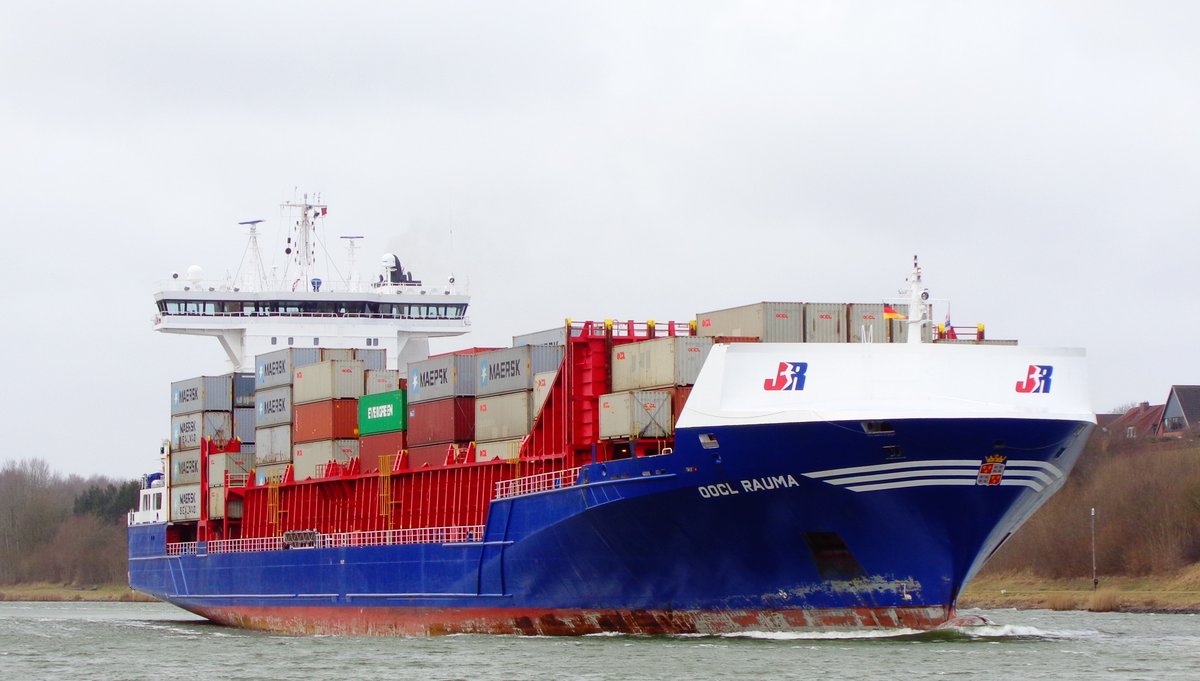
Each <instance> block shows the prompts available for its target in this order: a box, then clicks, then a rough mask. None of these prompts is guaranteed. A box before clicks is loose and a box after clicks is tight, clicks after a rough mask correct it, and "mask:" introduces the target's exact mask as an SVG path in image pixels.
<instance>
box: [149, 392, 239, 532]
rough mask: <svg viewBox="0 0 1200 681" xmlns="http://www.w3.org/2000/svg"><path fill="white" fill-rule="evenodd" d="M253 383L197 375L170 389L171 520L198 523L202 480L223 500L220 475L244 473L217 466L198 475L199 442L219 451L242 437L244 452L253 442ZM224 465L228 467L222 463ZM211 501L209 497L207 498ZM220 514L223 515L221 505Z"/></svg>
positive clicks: (199, 459) (169, 484)
mask: <svg viewBox="0 0 1200 681" xmlns="http://www.w3.org/2000/svg"><path fill="white" fill-rule="evenodd" d="M252 403H253V378H252V377H251V376H250V375H249V374H225V375H223V376H198V377H196V378H191V379H187V380H183V381H176V382H174V383H172V384H171V444H170V450H169V454H168V458H167V484H168V486H169V487H170V488H171V500H172V506H171V519H172V520H198V519H199V518H200V504H201V503H202V498H203V494H202V490H201V485H202V484H203V482H202V479H205V478H206V479H207V480H208V487H209V489H210V490H212V489H218V490H219V492H218V495H219V496H220V497H221V498H222V499H223V498H224V494H223V492H224V486H225V473H226V471H227V470H228V471H229V472H230V473H231V474H234V475H238V474H245V471H244V470H239V467H238V466H237V465H233V466H232V468H230V466H229V465H220V466H218V467H217V468H216V469H212V468H210V470H208V471H206V472H205V473H207V475H203V474H202V471H201V470H200V466H201V454H200V452H201V449H200V447H201V443H202V442H205V441H208V442H210V443H211V444H212V445H213V446H215V447H217V448H224V447H225V446H226V445H228V443H229V442H230V441H231V440H233V439H234V438H235V437H238V436H239V435H241V436H242V437H243V439H245V440H246V441H247V442H246V448H247V449H250V450H252V449H253V445H252V444H251V443H252V442H253V440H254V419H253V409H250V408H248V406H249V405H251V404H252ZM224 463H225V464H228V462H224ZM210 496H211V494H210ZM221 515H222V516H223V515H224V505H223V504H222V511H221Z"/></svg>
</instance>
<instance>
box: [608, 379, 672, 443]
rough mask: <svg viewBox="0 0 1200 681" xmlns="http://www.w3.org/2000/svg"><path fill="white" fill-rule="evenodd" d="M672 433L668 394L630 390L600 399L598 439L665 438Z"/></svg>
mask: <svg viewBox="0 0 1200 681" xmlns="http://www.w3.org/2000/svg"><path fill="white" fill-rule="evenodd" d="M674 430H675V421H674V419H673V418H672V415H671V393H670V392H669V391H666V390H631V391H626V392H619V393H611V394H608V395H601V396H600V437H602V438H604V439H612V438H634V437H667V436H669V435H670V434H671V433H672V432H674Z"/></svg>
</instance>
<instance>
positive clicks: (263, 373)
mask: <svg viewBox="0 0 1200 681" xmlns="http://www.w3.org/2000/svg"><path fill="white" fill-rule="evenodd" d="M320 361H321V349H320V348H284V349H282V350H276V351H274V352H267V353H264V354H261V355H258V356H257V357H255V358H254V389H255V390H263V389H264V388H276V387H279V386H281V385H291V383H292V372H293V371H294V370H295V369H296V368H297V367H302V366H305V365H308V364H316V363H317V362H320Z"/></svg>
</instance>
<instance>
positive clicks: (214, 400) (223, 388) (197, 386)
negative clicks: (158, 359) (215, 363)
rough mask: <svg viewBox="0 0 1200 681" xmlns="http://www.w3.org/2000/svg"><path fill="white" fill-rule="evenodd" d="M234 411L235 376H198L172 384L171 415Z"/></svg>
mask: <svg viewBox="0 0 1200 681" xmlns="http://www.w3.org/2000/svg"><path fill="white" fill-rule="evenodd" d="M230 409H233V375H232V374H225V375H224V376H197V377H196V378H189V379H187V380H185V381H175V382H174V383H172V384H171V415H172V416H178V415H180V414H194V413H196V412H200V411H229V410H230Z"/></svg>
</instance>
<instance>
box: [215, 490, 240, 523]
mask: <svg viewBox="0 0 1200 681" xmlns="http://www.w3.org/2000/svg"><path fill="white" fill-rule="evenodd" d="M208 517H209V518H213V519H216V520H219V519H221V518H225V517H226V515H225V488H224V487H211V488H209V490H208ZM228 517H229V518H234V519H236V518H241V517H242V498H241V497H237V498H235V499H231V500H230V501H229V515H228Z"/></svg>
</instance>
